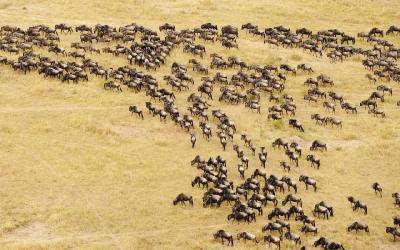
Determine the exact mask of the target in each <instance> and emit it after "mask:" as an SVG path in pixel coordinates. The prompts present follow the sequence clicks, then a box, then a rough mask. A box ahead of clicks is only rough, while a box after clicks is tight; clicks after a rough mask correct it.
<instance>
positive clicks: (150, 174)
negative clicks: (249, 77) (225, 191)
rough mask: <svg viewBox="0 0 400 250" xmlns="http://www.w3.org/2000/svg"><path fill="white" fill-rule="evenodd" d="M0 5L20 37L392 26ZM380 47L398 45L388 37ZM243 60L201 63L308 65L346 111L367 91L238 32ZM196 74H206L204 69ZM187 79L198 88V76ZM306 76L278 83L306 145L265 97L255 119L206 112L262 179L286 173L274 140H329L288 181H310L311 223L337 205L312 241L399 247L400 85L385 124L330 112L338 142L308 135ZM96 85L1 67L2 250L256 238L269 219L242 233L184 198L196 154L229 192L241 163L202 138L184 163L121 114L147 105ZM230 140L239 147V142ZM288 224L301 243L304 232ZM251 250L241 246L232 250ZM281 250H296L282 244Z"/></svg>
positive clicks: (172, 133)
mask: <svg viewBox="0 0 400 250" xmlns="http://www.w3.org/2000/svg"><path fill="white" fill-rule="evenodd" d="M2 2H3V3H2V4H1V5H0V20H1V23H2V24H15V25H18V26H23V27H27V26H29V25H33V24H39V23H44V24H49V25H52V24H55V23H59V22H66V23H70V24H79V23H86V24H91V25H93V24H96V23H98V22H100V23H110V24H114V25H124V24H127V23H131V22H138V23H141V24H143V25H146V26H149V27H152V28H157V27H158V25H160V24H162V23H163V22H166V21H168V22H171V23H174V24H176V25H177V27H178V28H189V27H194V26H198V25H200V24H201V23H203V22H207V21H211V22H216V23H217V24H219V25H222V24H233V25H237V26H239V25H241V24H242V23H245V22H254V23H256V24H259V25H260V26H262V27H265V26H273V25H279V24H283V25H286V26H290V27H292V28H297V27H301V26H306V27H310V28H312V29H313V30H317V29H327V28H332V27H337V28H339V29H341V30H344V31H346V32H350V33H351V34H355V33H356V32H360V31H367V30H368V29H369V28H371V27H372V26H379V27H382V28H386V27H388V26H389V25H391V24H392V23H394V22H396V21H398V20H400V16H399V15H400V14H399V12H398V11H397V10H398V9H399V8H400V3H399V2H398V1H361V0H360V1H346V0H337V1H316V0H313V1H285V2H283V1H246V2H239V1H234V2H232V1H212V0H205V1H180V0H176V1H169V2H168V1H139V0H137V1H127V0H125V1H99V0H93V1H90V2H89V1H88V2H85V3H83V1H77V0H71V1H67V2H68V3H61V2H57V3H56V2H54V1H48V0H42V1H18V3H16V2H15V1H11V0H3V1H2ZM24 7H25V9H24ZM77 39H78V36H77V34H73V35H63V36H62V45H63V46H64V47H65V48H69V44H70V42H72V41H75V40H77ZM388 39H390V40H391V41H393V42H395V43H396V44H397V46H399V45H400V43H399V41H400V40H399V38H398V37H397V38H394V37H390V38H388ZM362 46H366V44H362ZM239 47H240V50H238V51H236V50H231V51H227V50H226V49H223V48H222V47H221V46H219V45H213V44H206V48H207V51H208V52H209V53H210V52H218V53H221V54H223V55H224V56H225V57H227V56H229V55H237V56H239V57H241V58H243V59H244V60H246V61H248V62H249V63H260V64H267V63H274V64H279V63H289V64H291V65H296V64H298V63H309V64H311V65H312V66H313V68H314V70H315V71H316V73H315V74H317V73H318V74H319V73H325V74H328V75H330V76H332V78H333V79H334V81H335V83H336V85H335V87H334V88H333V89H334V90H337V91H338V92H340V93H343V94H344V96H345V98H346V99H347V100H349V101H351V102H353V103H357V102H358V101H359V100H361V99H363V98H365V97H367V96H368V94H369V93H370V92H371V91H372V90H373V89H374V88H375V86H373V85H370V84H368V81H366V80H365V79H364V75H365V73H366V71H365V70H364V69H363V67H362V66H361V60H362V58H361V57H355V58H353V59H351V60H348V61H346V62H344V63H336V64H330V63H328V61H327V60H326V59H325V58H324V59H320V58H315V57H313V56H310V55H308V54H304V53H302V52H301V51H300V50H295V49H293V50H292V49H282V48H278V49H275V48H271V47H269V46H267V45H264V44H263V43H262V41H261V40H260V39H256V38H252V37H250V36H249V35H246V34H245V33H244V32H241V38H240V39H239ZM41 52H43V53H45V54H46V52H44V51H41ZM7 56H9V55H7ZM91 57H92V58H93V59H95V60H97V61H99V62H100V63H101V64H103V65H110V66H113V67H117V66H122V65H125V64H126V60H124V59H123V58H115V57H112V56H109V55H100V56H97V55H93V56H91ZM61 58H62V57H59V59H61ZM189 58H191V57H190V56H189V55H187V54H182V53H181V52H180V49H177V50H176V51H175V52H174V53H172V55H171V58H169V59H168V63H167V65H166V66H164V67H163V68H162V69H161V70H159V71H157V72H156V73H154V74H155V75H156V76H157V78H158V79H159V80H160V83H162V84H164V83H163V81H162V80H161V79H162V76H163V75H164V74H167V72H169V68H170V65H171V64H172V62H173V61H178V62H181V63H186V62H187V61H188V59H189ZM202 61H203V62H205V63H207V64H208V58H207V59H204V60H202ZM212 72H215V71H212ZM228 72H229V74H232V73H234V71H233V70H229V71H228ZM190 74H192V75H194V76H195V79H196V83H198V82H199V79H200V76H199V75H197V74H195V73H192V72H190ZM306 77H307V76H306V75H304V74H301V75H300V76H297V77H291V76H290V77H288V81H287V84H286V92H287V93H288V94H290V95H292V96H294V97H295V100H297V101H296V103H298V112H297V116H296V117H297V119H299V120H300V121H301V122H302V123H303V124H304V126H305V129H306V132H305V133H304V134H299V133H298V132H296V131H294V130H293V129H291V128H288V125H287V121H285V122H284V123H282V124H279V123H273V122H271V121H268V120H267V118H266V115H265V113H266V108H267V107H268V106H269V104H268V101H266V98H265V96H264V97H263V101H262V108H263V109H262V113H263V115H262V116H260V115H258V114H256V113H255V112H254V113H251V112H250V111H248V110H246V109H245V108H244V107H243V105H239V106H231V105H226V104H222V103H218V102H216V101H214V102H212V104H213V107H215V106H219V107H221V108H222V109H223V110H225V111H226V112H227V114H228V115H230V116H231V117H232V118H233V119H234V121H235V122H236V123H237V126H238V128H239V131H240V132H246V133H248V134H249V135H250V136H251V138H252V139H253V141H254V143H255V144H256V145H257V146H261V145H266V146H267V149H268V152H269V164H268V169H267V170H268V171H269V172H271V173H275V174H278V175H280V176H282V175H284V174H285V173H284V172H283V170H282V169H281V168H280V167H279V166H278V164H279V161H280V160H282V159H283V157H284V156H283V154H282V152H280V151H277V150H276V151H274V150H272V149H271V147H270V145H271V142H272V140H273V139H275V138H277V137H280V136H282V137H292V136H298V137H300V138H301V140H303V141H304V143H305V146H307V145H309V143H310V142H311V141H312V140H313V139H316V138H318V139H323V140H325V141H327V142H328V147H329V150H328V152H327V153H317V154H318V156H319V157H320V158H321V161H322V167H321V169H320V170H315V169H312V168H310V167H309V165H308V164H307V163H306V162H305V159H302V160H301V162H300V168H299V169H297V168H293V171H292V172H291V173H290V174H289V176H291V177H292V178H297V177H298V176H299V174H308V175H310V176H312V177H315V179H316V180H317V181H318V185H319V191H318V192H317V193H314V192H312V191H306V190H305V189H304V186H301V185H300V191H299V195H300V196H301V197H302V198H303V200H304V201H305V204H304V209H305V211H306V213H307V214H310V210H311V208H312V205H313V204H315V203H316V202H318V201H321V200H326V201H328V202H329V203H331V204H332V205H333V206H334V209H335V213H336V214H335V217H333V218H332V219H330V220H329V221H325V220H317V226H318V229H319V232H320V233H319V235H324V236H327V237H329V238H332V239H335V240H338V241H340V242H342V243H343V244H344V246H345V247H346V249H398V248H399V247H400V245H399V243H393V242H392V238H390V237H389V236H388V235H387V234H386V233H385V232H384V230H385V226H386V225H389V224H391V223H392V219H391V218H392V217H393V216H394V215H398V214H399V210H398V209H395V208H394V207H393V204H392V203H393V199H392V198H391V197H390V193H392V192H396V191H399V182H398V180H399V177H400V176H399V171H398V152H400V143H399V136H400V135H399V134H400V125H399V121H400V115H399V112H398V109H396V107H395V101H397V100H399V99H400V94H399V93H400V88H399V86H398V85H396V84H394V83H388V85H391V86H392V87H393V89H394V95H393V96H392V97H390V98H389V99H388V101H387V102H385V103H384V104H383V105H382V107H383V108H384V109H385V110H386V113H387V118H386V119H380V118H373V117H371V116H369V115H368V114H367V112H366V111H365V110H363V109H360V111H361V112H360V113H359V114H358V115H355V116H354V115H347V114H345V113H344V112H342V111H339V112H337V114H336V115H335V116H337V117H339V118H340V119H342V120H343V123H344V124H343V125H344V127H343V129H342V130H337V129H331V128H328V127H321V126H318V125H315V124H314V123H313V122H311V120H310V119H309V116H310V114H311V113H312V112H320V113H324V111H323V110H322V107H321V105H320V104H318V105H313V104H311V105H309V104H307V103H305V102H303V100H302V95H303V93H304V91H305V90H306V87H305V86H304V85H303V81H304V79H305V78H306ZM102 83H103V81H101V80H99V79H96V78H94V77H91V80H90V81H89V82H88V83H81V84H79V85H66V84H60V83H59V82H58V81H56V80H48V79H44V78H42V77H40V76H38V75H36V74H27V75H23V74H21V73H19V72H12V71H11V70H10V69H9V68H7V67H4V66H0V114H1V119H0V138H1V139H0V147H1V151H0V157H1V158H0V159H1V161H0V183H1V189H0V248H1V249H48V248H50V249H72V248H78V249H118V248H119V249H221V245H220V244H219V243H217V242H214V241H213V239H212V233H213V232H214V231H216V230H217V229H220V228H225V229H227V230H228V231H231V232H233V233H237V232H238V231H239V230H249V231H252V232H255V233H257V235H258V236H259V237H261V235H262V234H261V227H262V225H264V224H266V223H267V219H266V218H265V216H264V217H258V218H257V223H253V224H250V225H244V224H242V225H237V224H236V223H228V222H227V221H226V216H227V214H228V213H229V210H230V207H229V206H228V205H223V206H222V207H221V208H219V209H204V208H202V206H201V196H202V193H203V191H202V190H200V189H197V188H192V187H191V186H190V181H191V179H192V178H193V177H194V176H195V175H197V174H198V171H197V170H195V169H193V168H191V167H190V166H189V162H190V160H191V159H192V158H193V157H194V155H196V154H200V155H202V156H211V155H214V156H215V155H217V154H221V155H222V156H223V157H225V158H226V159H227V161H228V165H229V175H230V176H231V178H232V179H233V180H234V181H235V183H238V182H239V175H238V173H237V171H236V167H235V166H236V164H237V163H238V161H237V159H236V157H235V155H234V154H233V153H232V150H231V146H232V145H231V144H228V147H229V150H228V151H226V152H222V151H221V146H220V144H219V142H218V141H217V139H216V138H213V139H212V140H211V142H210V143H207V142H206V141H205V140H203V139H202V138H201V136H198V143H197V145H196V148H195V149H194V150H192V149H191V148H190V142H189V136H188V134H186V133H183V132H182V130H181V129H179V128H177V127H176V126H174V125H173V123H172V122H171V121H167V122H166V123H165V124H164V123H160V122H159V120H158V119H157V118H152V117H150V116H149V115H146V114H145V119H144V121H142V120H139V119H136V117H131V116H130V114H129V113H128V111H127V108H128V105H132V104H136V105H139V106H141V107H143V106H144V102H145V100H147V98H145V97H144V95H143V94H138V95H135V94H133V93H130V92H127V91H124V92H123V93H122V94H114V93H110V92H106V91H104V90H103V89H102ZM191 91H195V89H194V88H193V89H191ZM188 93H190V92H185V93H182V94H179V96H178V98H177V104H178V106H179V107H180V109H181V110H184V109H185V108H186V107H187V104H186V103H185V99H186V97H187V95H188ZM214 96H216V92H215V93H214ZM213 125H214V126H213V128H215V123H213ZM198 134H199V133H198ZM199 137H200V138H199ZM235 140H236V143H240V144H241V142H239V138H237V137H236V138H235ZM248 154H250V152H248ZM258 164H259V163H258V159H257V158H256V157H250V169H249V170H248V171H247V174H249V173H250V172H252V171H253V170H254V169H255V168H256V167H258ZM374 181H378V182H379V183H381V185H382V186H383V188H384V196H383V198H382V199H381V198H378V197H377V196H375V195H374V194H373V191H372V190H371V184H372V183H373V182H374ZM180 192H186V193H191V194H193V196H194V201H195V206H194V207H193V208H191V207H173V206H172V200H173V199H174V198H175V196H176V195H177V194H178V193H180ZM347 195H354V196H355V197H356V198H359V199H361V200H363V201H365V202H366V203H367V204H368V207H369V213H368V215H363V214H361V213H358V212H353V211H351V208H350V206H349V204H348V203H347V201H346V198H345V197H346V196H347ZM281 198H282V195H281V194H280V195H279V199H281ZM270 209H271V207H268V209H267V212H268V211H269V210H270ZM267 212H265V213H267ZM355 220H361V221H363V222H365V223H367V224H368V225H369V226H370V229H371V233H370V234H363V233H359V234H358V235H356V234H354V233H352V234H350V233H347V232H346V227H347V225H348V224H350V223H352V222H353V221H355ZM291 223H292V224H293V225H292V228H294V230H295V231H296V232H297V231H298V229H299V226H300V224H298V223H294V222H291ZM315 238H316V237H314V236H302V241H303V244H305V245H308V246H311V244H312V242H313V241H314V240H315ZM259 247H260V246H257V247H256V246H253V245H252V244H250V243H248V244H247V245H245V244H244V243H239V244H237V245H236V247H235V248H237V249H244V248H259ZM283 247H284V249H294V248H295V247H294V246H293V245H292V244H290V243H288V242H286V241H285V242H284V244H283Z"/></svg>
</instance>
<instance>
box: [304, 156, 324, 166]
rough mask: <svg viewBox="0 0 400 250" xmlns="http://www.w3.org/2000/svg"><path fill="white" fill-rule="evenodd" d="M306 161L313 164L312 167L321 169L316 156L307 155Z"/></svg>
mask: <svg viewBox="0 0 400 250" xmlns="http://www.w3.org/2000/svg"><path fill="white" fill-rule="evenodd" d="M306 160H307V161H309V162H311V166H312V167H314V166H316V167H317V168H318V169H319V167H320V165H321V162H320V160H319V158H317V157H316V156H315V155H307V157H306Z"/></svg>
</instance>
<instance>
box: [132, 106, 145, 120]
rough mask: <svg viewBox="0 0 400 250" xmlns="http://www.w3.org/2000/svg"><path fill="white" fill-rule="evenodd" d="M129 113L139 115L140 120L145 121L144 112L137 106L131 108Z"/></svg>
mask: <svg viewBox="0 0 400 250" xmlns="http://www.w3.org/2000/svg"><path fill="white" fill-rule="evenodd" d="M129 112H131V113H132V114H137V115H138V116H139V117H140V118H142V119H143V112H142V111H141V110H140V108H138V107H137V106H129Z"/></svg>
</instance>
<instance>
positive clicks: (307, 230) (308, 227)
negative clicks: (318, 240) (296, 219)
mask: <svg viewBox="0 0 400 250" xmlns="http://www.w3.org/2000/svg"><path fill="white" fill-rule="evenodd" d="M300 231H301V232H303V233H306V234H307V233H314V235H316V234H317V233H318V229H317V227H315V226H312V225H308V224H305V225H303V226H302V227H301V229H300Z"/></svg>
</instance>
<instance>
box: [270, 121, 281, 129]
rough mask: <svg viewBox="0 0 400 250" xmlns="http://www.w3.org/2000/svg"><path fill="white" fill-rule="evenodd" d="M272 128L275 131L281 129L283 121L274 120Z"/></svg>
mask: <svg viewBox="0 0 400 250" xmlns="http://www.w3.org/2000/svg"><path fill="white" fill-rule="evenodd" d="M272 126H274V128H276V129H282V128H283V121H282V120H276V121H273V122H272Z"/></svg>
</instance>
